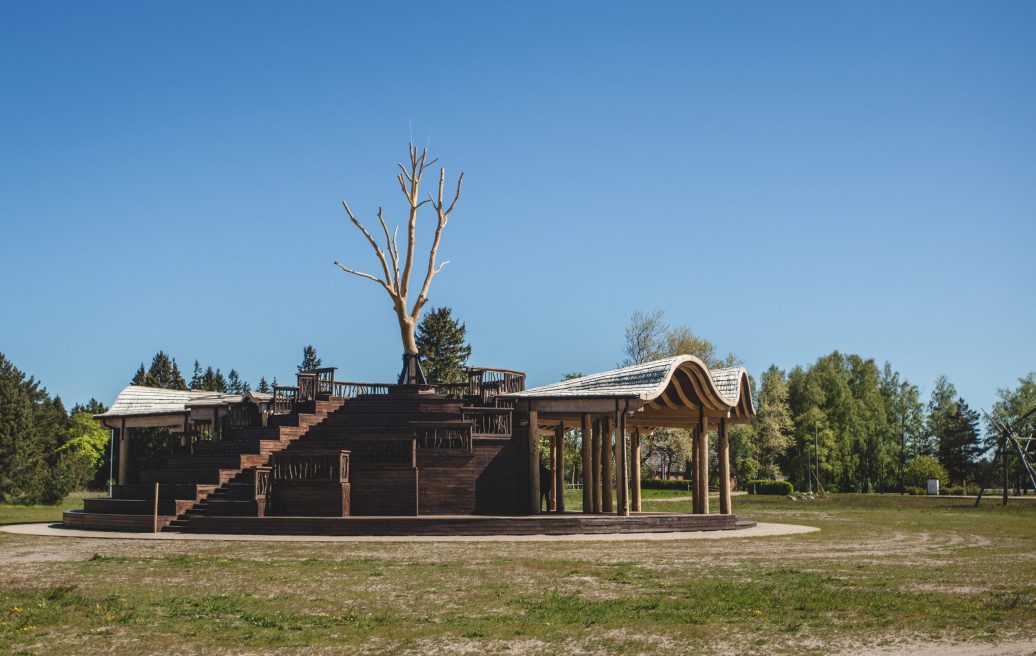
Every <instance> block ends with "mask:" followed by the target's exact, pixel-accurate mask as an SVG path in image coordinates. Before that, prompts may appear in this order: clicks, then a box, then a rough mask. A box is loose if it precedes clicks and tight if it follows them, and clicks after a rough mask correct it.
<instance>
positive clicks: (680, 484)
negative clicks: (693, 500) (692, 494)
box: [640, 478, 691, 492]
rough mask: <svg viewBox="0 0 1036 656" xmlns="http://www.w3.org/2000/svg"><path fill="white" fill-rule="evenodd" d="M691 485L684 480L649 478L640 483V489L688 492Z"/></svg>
mask: <svg viewBox="0 0 1036 656" xmlns="http://www.w3.org/2000/svg"><path fill="white" fill-rule="evenodd" d="M690 484H691V481H688V480H685V479H682V478H680V479H676V480H673V481H669V480H665V479H662V478H648V479H645V480H643V481H641V482H640V487H641V489H644V490H680V491H683V492H686V491H687V489H688V488H687V486H689V485H690Z"/></svg>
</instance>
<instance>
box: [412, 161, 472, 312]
mask: <svg viewBox="0 0 1036 656" xmlns="http://www.w3.org/2000/svg"><path fill="white" fill-rule="evenodd" d="M463 177H464V176H463V174H461V178H463ZM460 183H461V180H460V179H458V181H457V194H456V195H455V196H454V198H453V202H452V203H450V209H449V210H447V211H445V212H444V211H443V196H442V195H443V187H445V185H446V170H445V169H439V198H438V200H433V201H432V207H434V208H435V213H436V214H437V215H438V218H439V220H438V222H437V223H436V225H435V236H434V237H433V238H432V247H431V248H430V249H428V271H427V272H426V273H425V276H424V284H423V285H421V293H420V294H418V295H417V300H416V301H414V309H413V310H412V311H411V312H410V316H411V318H412V319H413V320H414V321H416V320H417V318H418V317H419V316H420V315H421V308H423V307H424V304H425V302H426V301H427V300H428V288H429V287H431V285H432V278H434V277H435V275H436V274H437V273H439V272H440V271H442V268H443V267H444V266H446V263H445V262H444V263H443V264H442V265H441V266H439V267H436V266H435V256H436V254H438V252H439V242H440V240H441V239H442V231H443V228H445V227H446V222H447V220H448V219H449V213H450V212H452V211H453V207H454V206H455V205H456V204H457V199H458V198H460Z"/></svg>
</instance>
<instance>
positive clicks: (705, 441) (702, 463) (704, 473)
mask: <svg viewBox="0 0 1036 656" xmlns="http://www.w3.org/2000/svg"><path fill="white" fill-rule="evenodd" d="M698 475H699V477H700V478H701V485H700V489H701V505H700V506H699V510H700V511H701V514H703V515H708V514H709V419H708V417H706V416H705V415H702V418H701V439H700V440H699V442H698Z"/></svg>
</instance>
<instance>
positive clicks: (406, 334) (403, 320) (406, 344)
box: [398, 316, 417, 355]
mask: <svg viewBox="0 0 1036 656" xmlns="http://www.w3.org/2000/svg"><path fill="white" fill-rule="evenodd" d="M398 319H399V332H400V335H401V336H402V338H403V353H406V354H407V355H417V338H416V337H415V336H414V331H415V328H416V324H415V323H414V320H413V319H411V318H410V317H409V316H404V317H398Z"/></svg>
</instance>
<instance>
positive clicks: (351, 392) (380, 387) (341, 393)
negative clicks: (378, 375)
mask: <svg viewBox="0 0 1036 656" xmlns="http://www.w3.org/2000/svg"><path fill="white" fill-rule="evenodd" d="M389 387H390V386H389V385H388V384H386V383H349V382H342V381H339V380H336V381H335V382H334V386H333V393H332V396H337V397H339V398H343V399H354V398H356V397H357V396H364V395H369V394H374V395H380V394H388V393H389Z"/></svg>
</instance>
